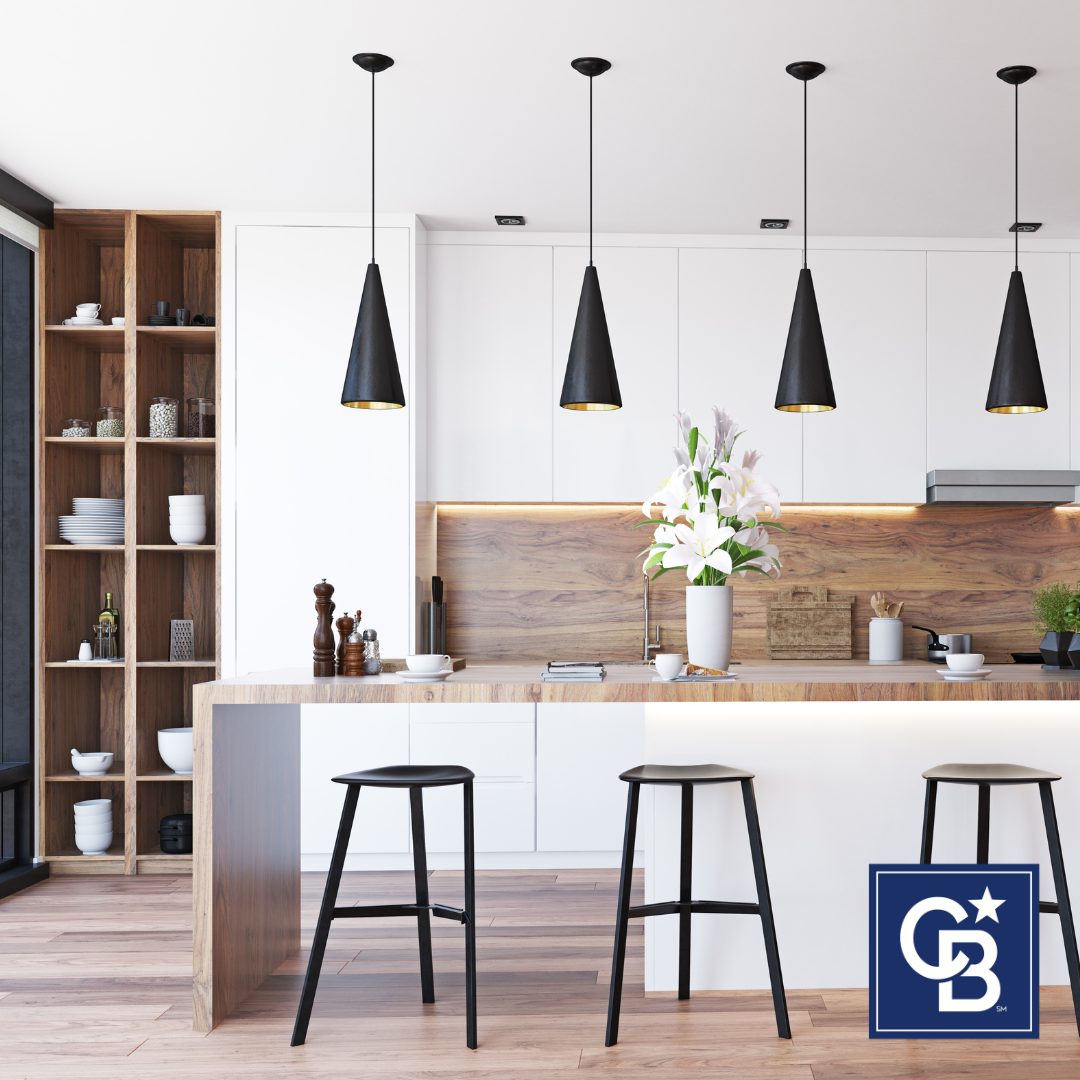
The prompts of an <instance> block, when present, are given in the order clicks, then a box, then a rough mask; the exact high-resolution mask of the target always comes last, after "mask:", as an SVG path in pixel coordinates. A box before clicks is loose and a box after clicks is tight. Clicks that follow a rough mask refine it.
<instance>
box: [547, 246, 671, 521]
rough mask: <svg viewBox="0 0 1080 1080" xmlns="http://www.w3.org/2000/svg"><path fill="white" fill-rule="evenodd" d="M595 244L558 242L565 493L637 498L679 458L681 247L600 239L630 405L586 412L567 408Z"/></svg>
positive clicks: (559, 427) (558, 384) (563, 497)
mask: <svg viewBox="0 0 1080 1080" xmlns="http://www.w3.org/2000/svg"><path fill="white" fill-rule="evenodd" d="M588 260H589V256H588V248H581V247H572V248H556V249H555V302H554V335H555V351H554V363H553V366H552V379H551V384H550V388H549V391H548V393H549V395H550V397H549V401H550V412H549V413H548V415H549V416H550V417H552V422H553V427H554V438H555V444H554V458H555V492H554V498H555V501H556V502H636V503H640V502H641V501H642V500H643V499H645V498H647V497H648V496H649V495H651V494H652V493H653V492H654V491H655V490H656V489H657V488H658V487H659V486H660V484H661V482H662V481H663V480H664V479H665V478H666V477H667V475H668V474H669V473H670V472H671V470H672V469H673V468H674V467H675V463H674V460H673V459H672V456H671V445H672V442H673V439H674V436H673V432H674V430H675V421H674V419H673V418H672V417H673V414H674V412H675V409H676V403H677V400H678V385H677V379H678V374H677V372H678V366H677V349H678V337H677V333H678V328H677V326H676V320H677V309H678V252H677V251H676V250H675V249H674V248H597V249H596V252H595V255H594V260H595V263H596V270H597V274H598V275H599V278H600V291H601V293H602V295H603V297H604V312H605V314H606V315H607V323H608V332H609V333H610V335H611V348H612V351H613V352H614V354H615V369H616V371H617V372H618V375H619V390H620V393H621V394H622V399H623V407H622V408H621V409H617V410H615V411H613V412H577V411H574V410H568V409H562V408H560V407H559V396H560V394H561V393H562V384H563V377H564V375H565V374H566V358H567V356H568V354H569V352H570V340H571V338H572V337H573V334H574V320H575V317H576V315H577V306H578V299H579V297H580V295H581V282H582V279H583V277H584V276H585V266H586V264H587V263H588Z"/></svg>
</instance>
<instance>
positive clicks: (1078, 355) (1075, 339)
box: [1069, 255, 1080, 469]
mask: <svg viewBox="0 0 1080 1080" xmlns="http://www.w3.org/2000/svg"><path fill="white" fill-rule="evenodd" d="M1069 258H1070V260H1071V270H1070V273H1069V280H1070V281H1071V282H1072V316H1071V318H1070V320H1069V321H1070V323H1071V325H1072V377H1071V379H1070V382H1071V385H1072V411H1071V414H1070V416H1071V423H1070V425H1069V444H1070V449H1071V451H1072V467H1073V468H1074V469H1080V255H1070V256H1069Z"/></svg>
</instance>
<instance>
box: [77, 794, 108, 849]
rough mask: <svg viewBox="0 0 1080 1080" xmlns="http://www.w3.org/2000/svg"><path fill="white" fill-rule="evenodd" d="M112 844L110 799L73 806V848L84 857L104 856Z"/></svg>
mask: <svg viewBox="0 0 1080 1080" xmlns="http://www.w3.org/2000/svg"><path fill="white" fill-rule="evenodd" d="M112 842H113V827H112V799H87V800H85V801H84V802H77V803H76V804H75V846H76V847H77V848H78V849H79V850H80V851H81V852H82V853H83V854H84V855H104V854H105V853H106V852H107V851H108V850H109V848H110V847H112Z"/></svg>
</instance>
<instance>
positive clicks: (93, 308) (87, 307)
mask: <svg viewBox="0 0 1080 1080" xmlns="http://www.w3.org/2000/svg"><path fill="white" fill-rule="evenodd" d="M100 312H101V305H100V304H76V305H75V314H76V315H78V317H79V318H80V319H96V318H97V317H98V314H99V313H100Z"/></svg>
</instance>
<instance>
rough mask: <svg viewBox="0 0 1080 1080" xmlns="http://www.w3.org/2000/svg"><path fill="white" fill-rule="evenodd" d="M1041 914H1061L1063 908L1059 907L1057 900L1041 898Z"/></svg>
mask: <svg viewBox="0 0 1080 1080" xmlns="http://www.w3.org/2000/svg"><path fill="white" fill-rule="evenodd" d="M1039 914H1040V915H1060V914H1061V909H1060V908H1059V907H1058V902H1057V901H1056V900H1040V901H1039Z"/></svg>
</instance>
